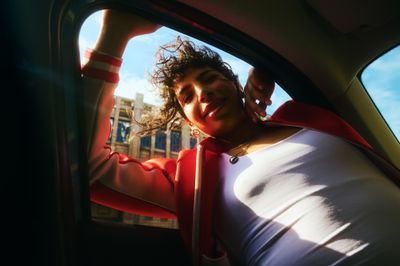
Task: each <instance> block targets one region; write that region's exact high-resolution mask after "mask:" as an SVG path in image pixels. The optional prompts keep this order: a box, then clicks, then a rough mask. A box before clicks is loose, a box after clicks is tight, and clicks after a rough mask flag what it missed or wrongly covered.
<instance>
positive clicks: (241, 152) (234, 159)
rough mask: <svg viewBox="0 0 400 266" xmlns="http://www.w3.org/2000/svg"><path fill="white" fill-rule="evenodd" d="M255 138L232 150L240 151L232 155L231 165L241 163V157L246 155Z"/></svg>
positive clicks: (230, 158)
mask: <svg viewBox="0 0 400 266" xmlns="http://www.w3.org/2000/svg"><path fill="white" fill-rule="evenodd" d="M253 138H254V136H252V137H251V138H250V139H249V140H248V141H246V142H243V143H241V144H240V145H238V146H236V147H235V148H233V149H231V150H237V149H238V150H239V151H238V152H237V153H235V154H233V155H231V157H229V162H230V163H231V164H235V163H237V162H238V161H239V156H242V155H245V154H246V152H247V150H248V149H249V147H250V144H251V141H252V140H253Z"/></svg>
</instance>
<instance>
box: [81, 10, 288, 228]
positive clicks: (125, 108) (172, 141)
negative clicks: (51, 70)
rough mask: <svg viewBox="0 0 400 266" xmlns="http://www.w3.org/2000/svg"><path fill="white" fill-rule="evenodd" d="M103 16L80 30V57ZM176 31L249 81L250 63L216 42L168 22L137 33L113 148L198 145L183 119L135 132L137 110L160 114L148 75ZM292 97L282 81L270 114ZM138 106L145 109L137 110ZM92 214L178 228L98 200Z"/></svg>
mask: <svg viewBox="0 0 400 266" xmlns="http://www.w3.org/2000/svg"><path fill="white" fill-rule="evenodd" d="M101 20H102V11H98V12H95V13H93V14H92V15H91V16H90V17H88V18H87V19H86V20H85V22H84V23H83V25H82V27H81V30H80V34H79V50H80V59H81V62H83V60H84V52H85V50H86V49H87V48H89V49H90V48H93V47H94V45H95V42H96V38H97V35H98V34H99V30H100V26H101ZM177 36H181V37H182V38H188V39H190V40H191V41H193V42H194V43H196V44H201V45H206V46H208V47H210V48H211V49H213V50H214V51H216V52H218V53H219V54H220V55H221V57H222V59H223V60H224V61H225V62H227V63H228V64H229V65H230V66H231V67H232V69H233V71H234V73H235V74H237V75H238V77H239V81H240V83H241V84H242V85H243V86H244V85H245V83H246V80H247V74H248V72H249V70H250V68H251V65H249V64H248V63H246V62H245V61H243V60H241V59H238V58H236V57H235V56H232V55H231V54H228V53H226V52H224V51H222V50H220V49H218V48H216V47H213V46H211V45H209V44H206V43H204V42H201V41H199V40H197V39H195V38H192V37H190V36H187V35H185V34H182V33H180V32H177V31H174V30H172V29H170V28H167V27H162V28H160V29H159V30H158V31H157V32H155V33H153V34H149V35H143V36H138V37H135V38H134V39H132V40H131V41H130V42H129V43H128V45H127V47H126V50H125V52H124V55H123V64H122V65H121V69H120V81H119V84H118V87H117V89H116V92H115V106H114V109H113V112H112V115H111V117H110V124H111V132H110V136H109V139H108V142H107V144H108V145H109V146H110V147H111V148H112V149H113V150H114V151H116V152H119V153H123V154H128V155H130V156H132V157H134V158H135V159H139V160H140V161H145V160H148V159H150V158H156V157H166V158H177V156H178V152H179V151H180V150H181V149H190V148H193V147H194V146H195V145H196V144H197V140H196V139H194V138H192V137H191V136H190V129H189V128H188V127H185V125H184V123H182V124H180V125H177V126H176V127H173V128H172V129H170V130H169V129H160V130H158V131H156V132H154V135H147V136H137V135H135V134H131V133H132V132H136V131H137V124H135V123H134V119H138V117H132V116H133V113H141V114H142V115H151V114H152V113H156V111H155V109H157V107H158V106H160V105H161V99H160V97H159V95H158V93H157V91H156V90H155V89H154V88H153V87H152V85H151V84H150V82H149V79H148V74H149V72H150V71H151V69H152V65H153V63H154V55H155V53H156V51H157V49H158V48H159V46H161V45H164V44H166V43H169V42H171V41H173V40H175V39H176V37H177ZM139 51H140V52H139ZM138 62H140V63H138ZM289 99H291V98H290V96H289V95H288V94H287V93H286V92H285V91H284V90H283V89H282V88H281V87H280V86H279V85H277V86H276V87H275V91H274V94H273V95H272V105H271V106H269V107H268V108H267V110H266V111H267V114H268V115H270V114H272V113H273V112H274V111H275V110H276V109H277V108H278V107H279V106H280V105H281V104H282V103H284V102H286V101H287V100H289ZM137 109H140V110H141V111H140V112H134V110H137ZM139 120H140V118H139ZM200 140H201V139H200ZM91 213H92V218H93V219H97V220H107V221H114V222H122V223H125V224H140V225H147V226H156V227H167V228H177V227H178V225H177V222H176V220H173V219H159V218H155V217H146V216H139V215H134V214H129V213H124V212H120V211H116V210H112V209H109V208H107V207H105V206H102V205H98V204H94V203H92V205H91Z"/></svg>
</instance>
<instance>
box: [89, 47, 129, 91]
mask: <svg viewBox="0 0 400 266" xmlns="http://www.w3.org/2000/svg"><path fill="white" fill-rule="evenodd" d="M121 64H122V59H121V58H118V57H115V56H112V55H108V54H105V53H102V52H99V51H95V50H91V49H87V50H86V51H85V53H84V62H83V63H82V74H83V75H84V76H86V77H90V78H95V79H100V80H103V81H106V82H110V83H118V81H119V75H118V73H119V69H120V67H121Z"/></svg>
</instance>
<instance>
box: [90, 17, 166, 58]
mask: <svg viewBox="0 0 400 266" xmlns="http://www.w3.org/2000/svg"><path fill="white" fill-rule="evenodd" d="M160 27H161V25H159V24H156V23H153V22H151V21H149V20H147V19H145V18H142V17H139V16H136V15H134V14H132V13H129V12H123V11H118V10H112V9H108V10H104V11H103V21H102V25H101V30H100V35H99V37H98V39H97V43H96V48H95V49H96V50H97V51H101V52H104V53H107V54H110V55H113V56H116V57H122V54H123V52H124V50H125V47H126V45H127V43H128V42H129V40H130V39H132V38H133V37H135V36H138V35H144V34H150V33H153V32H155V31H156V30H157V29H159V28H160Z"/></svg>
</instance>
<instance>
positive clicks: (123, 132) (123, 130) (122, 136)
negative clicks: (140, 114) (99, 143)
mask: <svg viewBox="0 0 400 266" xmlns="http://www.w3.org/2000/svg"><path fill="white" fill-rule="evenodd" d="M129 131H130V127H129V122H127V121H119V122H118V130H117V142H123V143H127V142H128V136H129Z"/></svg>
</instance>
